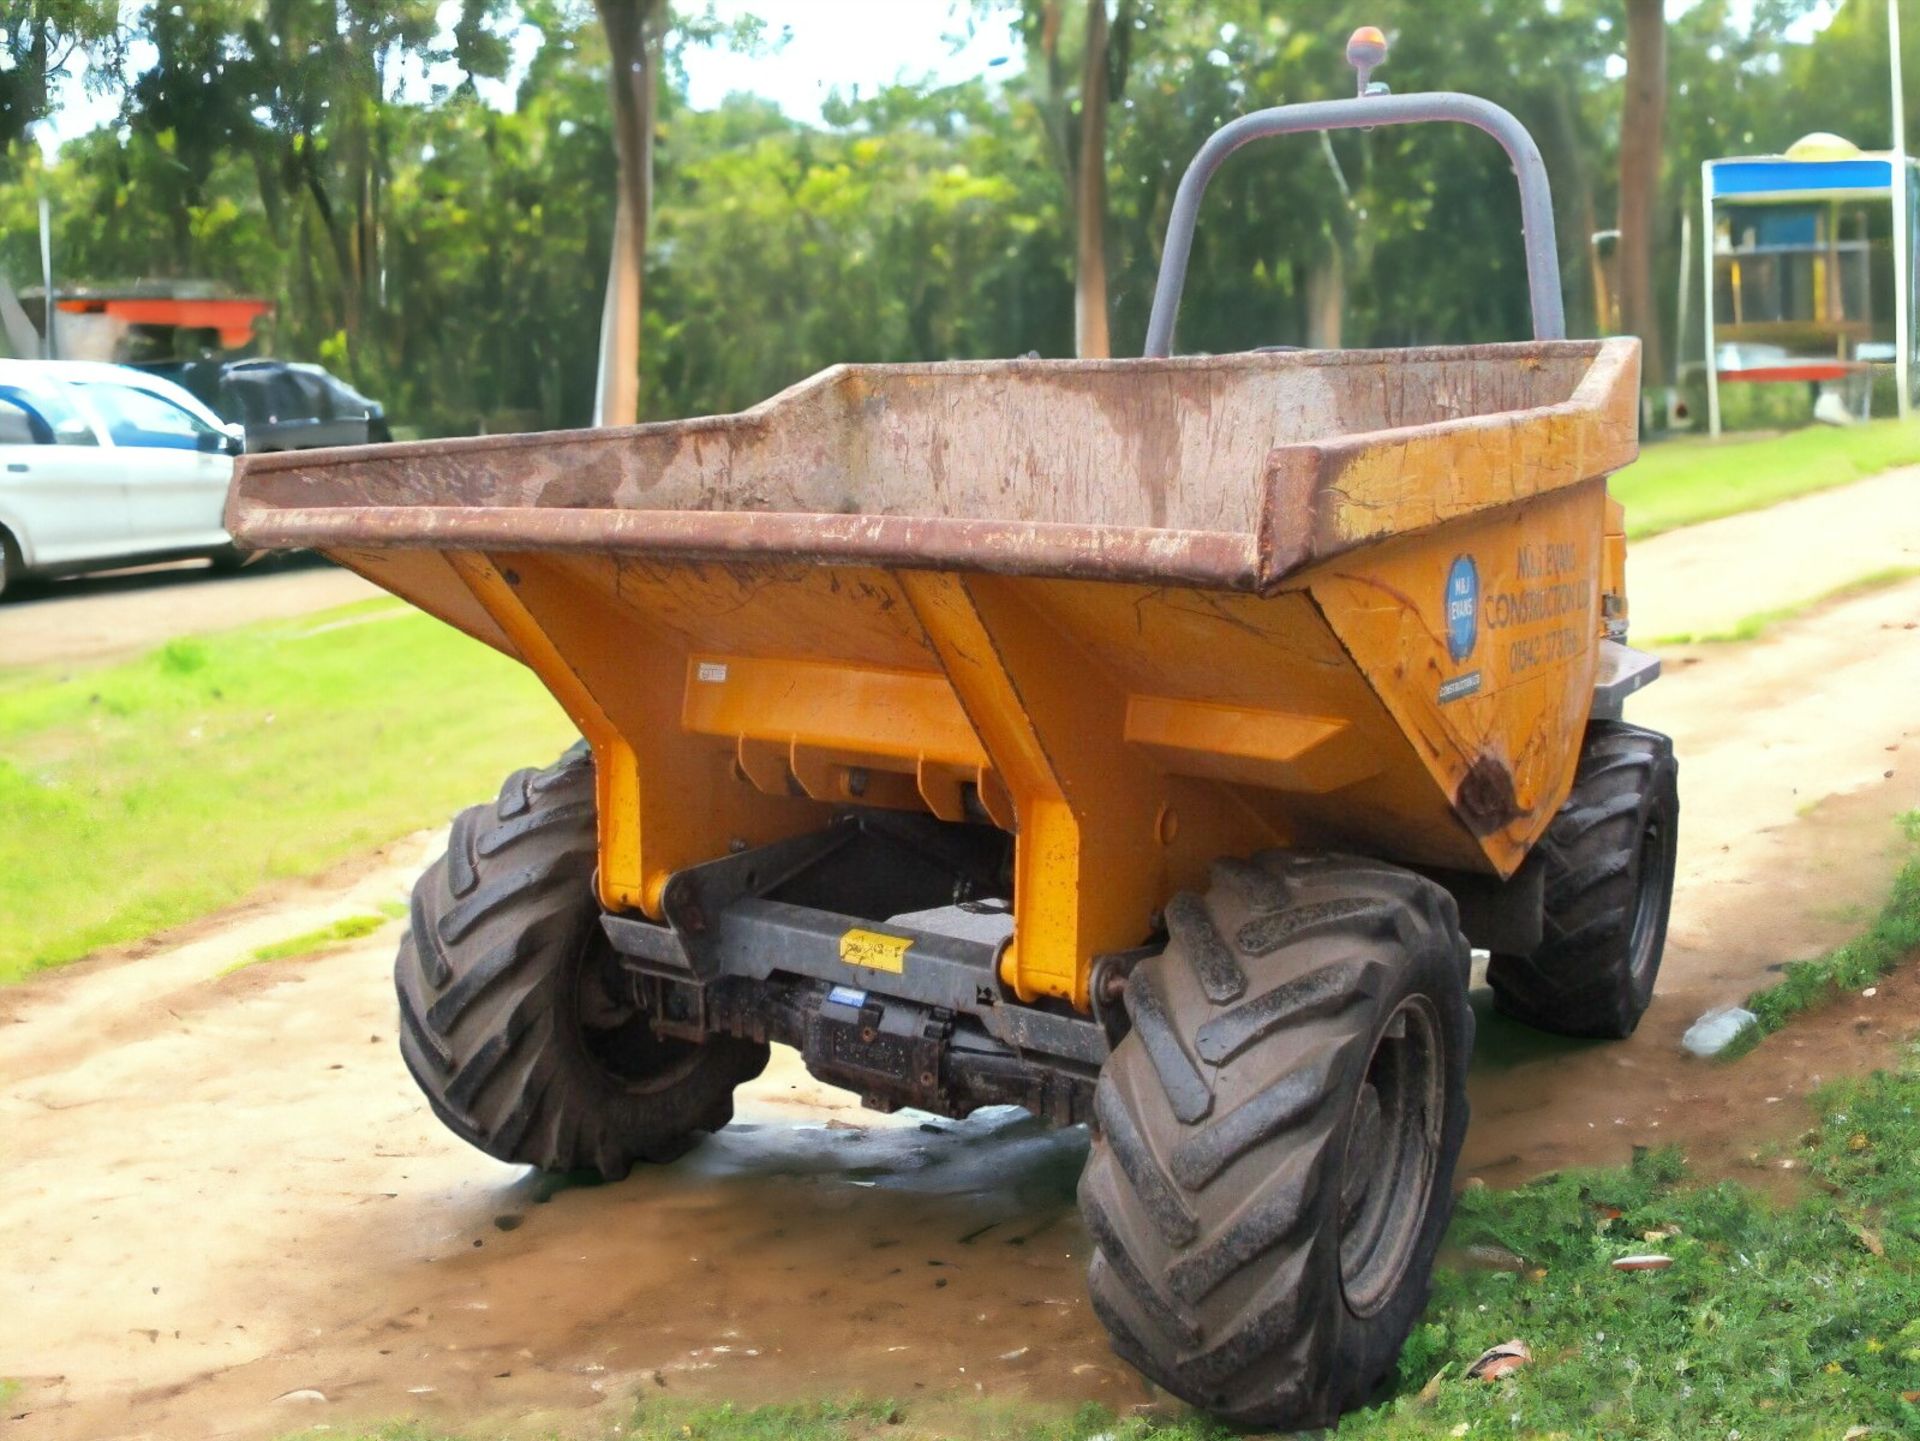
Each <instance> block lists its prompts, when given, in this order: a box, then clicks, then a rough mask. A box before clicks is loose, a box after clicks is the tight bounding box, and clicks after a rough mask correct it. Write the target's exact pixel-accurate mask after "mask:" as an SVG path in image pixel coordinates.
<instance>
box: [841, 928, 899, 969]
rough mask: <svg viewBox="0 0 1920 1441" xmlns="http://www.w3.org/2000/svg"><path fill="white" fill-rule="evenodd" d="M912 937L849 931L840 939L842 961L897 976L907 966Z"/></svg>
mask: <svg viewBox="0 0 1920 1441" xmlns="http://www.w3.org/2000/svg"><path fill="white" fill-rule="evenodd" d="M912 944H913V938H912V937H911V936H883V935H881V934H880V932H878V931H859V930H855V931H848V932H847V933H846V934H845V935H844V936H842V937H840V959H841V960H843V961H845V962H846V963H847V964H848V965H850V966H866V967H867V968H868V969H870V970H875V971H892V972H893V973H894V974H895V975H896V976H897V975H899V974H900V972H902V971H903V970H905V969H906V966H907V948H908V947H909V946H911V945H912Z"/></svg>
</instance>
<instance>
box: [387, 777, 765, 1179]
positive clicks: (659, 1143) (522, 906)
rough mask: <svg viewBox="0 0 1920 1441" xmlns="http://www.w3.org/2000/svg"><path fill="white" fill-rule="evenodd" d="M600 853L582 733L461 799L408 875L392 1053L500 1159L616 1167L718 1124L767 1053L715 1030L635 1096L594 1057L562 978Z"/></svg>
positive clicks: (577, 949) (583, 933) (678, 1146)
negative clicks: (664, 1078) (676, 1067)
mask: <svg viewBox="0 0 1920 1441" xmlns="http://www.w3.org/2000/svg"><path fill="white" fill-rule="evenodd" d="M596 856H597V837H596V826H595V814H594V776H593V764H592V757H591V754H590V753H589V752H588V751H587V749H586V748H585V746H584V745H583V746H576V747H575V748H574V749H573V750H570V751H568V752H567V754H566V755H564V756H562V757H561V758H560V760H559V761H558V762H556V763H555V764H554V765H552V766H549V767H547V768H546V769H545V770H538V771H536V770H522V771H517V772H515V773H514V774H513V775H511V776H509V777H508V778H507V780H506V782H505V784H504V785H503V786H502V787H501V790H500V795H499V798H498V799H497V800H496V801H495V802H494V803H492V804H489V805H482V806H474V807H472V808H470V809H468V810H466V811H463V812H461V814H460V815H459V817H458V818H457V819H456V820H455V821H454V823H453V826H452V829H451V831H450V832H449V835H448V843H447V851H446V853H445V854H444V855H443V856H441V858H440V859H439V860H437V861H435V862H434V863H433V865H431V866H430V867H428V869H427V871H426V873H425V874H424V875H422V876H421V878H420V880H419V882H418V883H417V884H416V885H415V887H414V891H413V896H412V900H411V903H410V906H409V912H408V914H409V927H408V933H407V935H406V937H405V938H404V939H403V940H402V942H401V945H400V953H399V956H398V957H397V959H396V960H395V963H394V986H395V991H396V993H397V996H398V1000H399V1005H400V1022H401V1024H400V1051H401V1055H402V1057H403V1058H404V1059H405V1061H406V1064H407V1069H408V1070H409V1072H411V1073H412V1075H413V1078H414V1080H415V1082H416V1083H417V1084H418V1085H419V1087H420V1089H421V1091H422V1092H423V1094H424V1095H425V1096H426V1098H427V1101H428V1103H429V1104H430V1105H431V1107H432V1109H433V1111H434V1113H435V1114H436V1115H437V1116H438V1117H439V1118H440V1120H441V1121H442V1122H443V1123H444V1124H445V1125H446V1126H447V1127H448V1128H449V1129H450V1130H452V1131H453V1132H454V1133H455V1134H456V1135H458V1136H460V1137H461V1139H463V1140H465V1141H467V1142H468V1143H469V1144H471V1145H473V1146H476V1147H478V1148H479V1149H480V1150H482V1151H485V1152H487V1153H488V1154H489V1155H492V1156H495V1157H496V1158H498V1159H500V1160H503V1161H511V1162H519V1163H524V1164H529V1165H533V1166H538V1167H540V1168H541V1169H543V1170H550V1171H586V1172H593V1173H597V1174H598V1175H599V1176H600V1177H601V1178H603V1179H606V1180H617V1179H619V1178H620V1177H622V1176H624V1175H626V1174H627V1172H628V1170H629V1169H630V1168H631V1166H632V1164H633V1163H634V1162H635V1161H639V1160H649V1161H652V1160H670V1159H672V1158H673V1157H674V1156H676V1155H679V1154H680V1153H681V1152H682V1151H684V1150H685V1149H686V1147H687V1146H688V1145H690V1144H691V1143H692V1141H693V1140H694V1139H695V1138H696V1137H697V1135H698V1134H699V1133H701V1132H705V1131H715V1130H718V1129H720V1128H721V1127H722V1126H724V1125H726V1124H727V1122H728V1121H729V1120H731V1119H732V1115H733V1104H732V1091H733V1087H734V1086H735V1085H736V1084H738V1083H739V1082H740V1081H743V1080H746V1079H749V1078H750V1077H752V1076H754V1075H757V1074H758V1073H759V1071H760V1070H761V1069H762V1068H763V1067H764V1066H765V1064H766V1059H767V1051H766V1047H764V1046H756V1045H754V1044H752V1043H750V1042H746V1041H741V1040H736V1039H733V1038H728V1037H719V1038H713V1039H712V1040H710V1041H709V1042H708V1043H707V1044H706V1045H703V1046H700V1047H697V1048H695V1051H694V1053H693V1055H692V1059H691V1061H690V1063H689V1064H688V1066H687V1067H686V1069H685V1072H684V1074H682V1075H679V1076H677V1078H675V1079H673V1080H672V1082H671V1084H670V1085H669V1086H667V1087H666V1088H665V1089H662V1090H658V1091H649V1092H646V1093H644V1094H636V1093H634V1092H633V1091H631V1090H630V1089H628V1088H625V1087H623V1086H621V1085H620V1084H618V1083H617V1082H616V1081H615V1080H614V1079H613V1078H612V1077H610V1076H609V1075H607V1074H606V1073H605V1072H604V1071H603V1070H601V1069H600V1068H598V1067H597V1066H595V1065H593V1064H592V1063H591V1062H590V1060H589V1059H588V1058H587V1056H586V1053H585V1051H584V1048H583V1047H582V1045H581V1044H580V1043H579V1042H578V1039H577V1029H578V1027H577V1022H576V1021H575V1019H574V1017H575V1015H576V1011H575V1006H576V1004H577V1003H576V1000H575V994H576V993H575V990H574V989H572V987H577V985H578V984H579V982H578V978H577V974H575V973H577V971H578V970H579V968H580V967H581V966H582V965H584V964H585V962H584V961H583V960H582V959H581V957H582V955H583V951H584V949H585V948H586V947H588V946H589V945H591V944H592V943H593V941H594V939H595V936H596V934H597V927H598V922H599V907H598V903H597V901H596V900H595V899H594V897H593V895H592V872H593V866H594V863H595V859H596ZM569 977H572V979H569Z"/></svg>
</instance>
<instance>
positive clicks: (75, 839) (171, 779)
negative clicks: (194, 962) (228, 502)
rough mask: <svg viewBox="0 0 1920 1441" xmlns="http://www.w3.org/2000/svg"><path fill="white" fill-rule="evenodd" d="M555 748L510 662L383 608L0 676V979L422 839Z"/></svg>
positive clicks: (390, 605) (557, 732) (548, 706)
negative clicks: (94, 665)
mask: <svg viewBox="0 0 1920 1441" xmlns="http://www.w3.org/2000/svg"><path fill="white" fill-rule="evenodd" d="M571 734H572V732H571V730H570V728H569V727H568V725H567V723H566V721H565V720H564V718H563V717H562V716H561V715H560V713H559V711H558V710H557V708H556V707H555V706H554V705H553V702H552V701H551V700H550V699H549V698H548V697H547V694H546V692H545V691H543V690H542V689H541V688H540V686H539V684H538V682H536V681H535V680H534V679H533V677H532V676H531V675H530V674H528V673H527V672H526V671H525V670H523V669H522V668H521V667H520V666H519V665H517V664H515V663H514V662H511V661H509V660H507V659H505V658H504V657H502V656H499V655H496V654H495V653H493V652H492V651H490V650H488V649H486V648H485V647H484V646H482V645H480V644H479V643H478V642H477V641H472V640H468V639H466V638H465V637H463V636H461V635H458V634H457V633H455V632H453V631H451V630H449V629H447V628H446V627H444V626H442V625H440V624H439V623H438V622H436V621H433V620H430V619H428V618H427V617H426V616H423V615H418V614H414V613H411V612H408V611H406V610H405V609H404V608H402V607H401V606H400V605H399V604H398V603H397V602H391V601H373V602H368V603H366V604H364V605H361V606H354V607H348V608H346V609H344V610H339V611H333V612H328V613H323V614H321V615H319V616H310V617H305V618H303V619H301V620H299V621H283V622H275V623H272V624H266V625H255V626H249V627H245V628H243V629H239V630H234V631H228V632H225V633H222V634H218V635H213V636H207V637H202V638H197V639H192V640H178V641H173V642H171V643H169V644H168V645H166V646H164V647H162V648H160V649H159V650H156V651H154V652H152V653H151V654H149V655H147V656H144V657H142V658H140V659H138V660H134V661H130V662H126V663H123V664H119V665H114V666H111V667H108V668H106V669H102V670H95V671H82V672H80V673H77V674H70V675H69V674H63V673H59V672H54V671H27V672H21V671H12V672H7V671H0V814H4V815H5V816H7V817H8V820H9V824H8V825H7V826H5V827H4V828H0V870H4V871H5V873H6V874H7V875H8V877H9V878H10V879H9V884H8V885H7V886H6V887H5V888H4V889H3V890H0V981H7V980H15V979H18V978H19V977H21V976H22V975H25V974H27V973H28V972H31V971H34V970H37V969H40V968H42V967H45V966H51V965H57V964H59V963H61V962H63V961H68V960H72V959H74V958H76V957H78V956H82V955H85V954H87V953H88V952H90V951H93V950H96V949H98V948H100V947H102V946H107V945H113V944H115V943H117V942H121V941H128V940H133V939H136V938H138V937H143V936H148V935H151V934H153V933H155V932H157V931H161V930H164V929H165V928H167V927H169V926H173V925H178V924H180V923H181V922H182V921H186V920H190V919H192V918H194V917H196V916H199V915H203V914H205V913H206V912H208V911H210V910H213V909H216V908H217V907H220V906H223V905H229V904H232V903H233V902H235V901H237V900H239V899H241V898H242V897H243V896H245V895H247V894H249V893H250V892H252V891H255V890H257V889H258V888H259V887H260V886H261V885H263V884H265V883H267V882H269V881H273V880H276V879H280V878H283V877H292V876H304V875H311V874H312V873H313V872H315V871H317V870H320V869H322V868H324V867H326V866H328V865H330V864H333V863H334V862H336V861H340V860H343V859H345V858H347V857H349V856H353V855H358V854H362V853H364V852H366V851H367V850H368V849H370V848H372V847H374V846H378V845H382V844H384V843H385V842H387V841H390V840H393V839H394V838H396V837H398V836H402V835H405V834H407V833H408V832H410V831H414V830H418V829H421V828H422V827H427V826H433V825H438V824H440V823H441V822H443V821H444V820H445V819H446V818H447V817H448V816H449V815H450V814H451V813H452V812H453V811H454V810H455V809H456V808H457V807H459V806H461V805H463V804H466V803H468V802H471V801H475V800H479V799H481V798H482V797H484V796H485V795H487V794H489V793H490V792H491V791H492V789H493V787H494V786H495V784H496V783H497V782H498V781H499V779H500V777H501V776H503V775H505V774H506V773H507V772H508V771H510V770H512V769H513V768H514V767H515V766H516V765H521V764H524V763H526V762H527V761H528V760H529V759H530V758H538V757H540V756H542V755H544V754H550V753H553V752H555V751H558V750H559V749H560V747H561V746H562V745H563V744H565V742H566V740H567V738H568V737H569V736H570V735H571ZM343 758H345V759H343Z"/></svg>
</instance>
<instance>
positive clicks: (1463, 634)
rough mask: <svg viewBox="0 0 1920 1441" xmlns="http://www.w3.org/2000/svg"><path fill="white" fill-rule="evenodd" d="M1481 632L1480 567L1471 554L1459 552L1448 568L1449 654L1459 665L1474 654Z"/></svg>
mask: <svg viewBox="0 0 1920 1441" xmlns="http://www.w3.org/2000/svg"><path fill="white" fill-rule="evenodd" d="M1479 634H1480V568H1479V567H1478V566H1476V565H1475V564H1474V563H1473V557H1472V556H1470V555H1456V556H1455V557H1454V558H1453V565H1452V566H1451V567H1450V568H1449V569H1448V571H1447V654H1448V655H1450V656H1452V657H1453V660H1454V664H1456V665H1458V664H1459V663H1460V662H1461V661H1463V660H1465V659H1466V658H1467V657H1468V656H1470V655H1472V654H1473V643H1474V640H1475V639H1476V638H1477V637H1478V636H1479Z"/></svg>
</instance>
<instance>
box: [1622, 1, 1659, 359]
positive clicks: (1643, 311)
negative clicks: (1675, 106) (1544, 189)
mask: <svg viewBox="0 0 1920 1441" xmlns="http://www.w3.org/2000/svg"><path fill="white" fill-rule="evenodd" d="M1626 4H1627V94H1626V102H1625V104H1624V105H1623V106H1622V107H1621V110H1620V249H1619V252H1618V253H1619V277H1620V279H1619V288H1620V326H1621V329H1622V330H1624V331H1625V332H1626V333H1627V334H1629V335H1637V336H1639V337H1640V379H1641V384H1642V385H1643V386H1645V387H1647V388H1652V387H1655V386H1660V385H1664V384H1666V357H1665V354H1664V352H1663V350H1662V347H1661V344H1660V316H1659V311H1658V309H1657V307H1656V306H1655V303H1654V293H1653V237H1654V212H1655V209H1656V207H1657V204H1658V201H1659V195H1660V132H1661V129H1662V127H1663V125H1664V122H1665V120H1666V112H1667V25H1666V17H1665V15H1664V14H1663V13H1662V10H1663V6H1662V0H1626Z"/></svg>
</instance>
